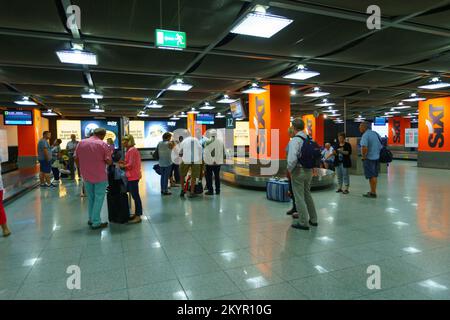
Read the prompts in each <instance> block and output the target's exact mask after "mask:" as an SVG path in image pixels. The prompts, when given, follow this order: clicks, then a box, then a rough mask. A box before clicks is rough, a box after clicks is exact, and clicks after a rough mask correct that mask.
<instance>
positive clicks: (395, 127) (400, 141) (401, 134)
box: [388, 117, 411, 146]
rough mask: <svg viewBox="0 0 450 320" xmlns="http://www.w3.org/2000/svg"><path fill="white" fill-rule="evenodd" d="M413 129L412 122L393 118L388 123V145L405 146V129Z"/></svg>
mask: <svg viewBox="0 0 450 320" xmlns="http://www.w3.org/2000/svg"><path fill="white" fill-rule="evenodd" d="M407 128H411V120H410V119H407V118H402V117H393V118H390V119H389V122H388V129H389V132H388V145H390V146H404V145H405V129H407Z"/></svg>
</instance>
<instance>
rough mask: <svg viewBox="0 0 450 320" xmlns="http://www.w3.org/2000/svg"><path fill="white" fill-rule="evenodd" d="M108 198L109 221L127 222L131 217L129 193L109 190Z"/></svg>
mask: <svg viewBox="0 0 450 320" xmlns="http://www.w3.org/2000/svg"><path fill="white" fill-rule="evenodd" d="M106 200H107V202H108V219H109V221H110V222H114V223H127V222H128V219H129V217H130V207H129V206H128V194H126V193H121V192H119V193H112V192H108V194H107V195H106Z"/></svg>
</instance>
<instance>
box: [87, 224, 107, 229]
mask: <svg viewBox="0 0 450 320" xmlns="http://www.w3.org/2000/svg"><path fill="white" fill-rule="evenodd" d="M107 226H108V222H102V223H100V224H99V225H98V226H91V229H92V230H98V229H104V228H106V227H107Z"/></svg>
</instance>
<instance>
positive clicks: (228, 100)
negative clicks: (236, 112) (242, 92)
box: [217, 94, 237, 103]
mask: <svg viewBox="0 0 450 320" xmlns="http://www.w3.org/2000/svg"><path fill="white" fill-rule="evenodd" d="M236 100H237V99H230V97H229V96H228V95H227V94H225V95H223V97H222V99H220V100H218V101H217V103H233V102H235V101H236Z"/></svg>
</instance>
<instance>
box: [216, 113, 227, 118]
mask: <svg viewBox="0 0 450 320" xmlns="http://www.w3.org/2000/svg"><path fill="white" fill-rule="evenodd" d="M216 118H225V116H224V115H223V114H221V113H220V112H218V113H217V114H216Z"/></svg>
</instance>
